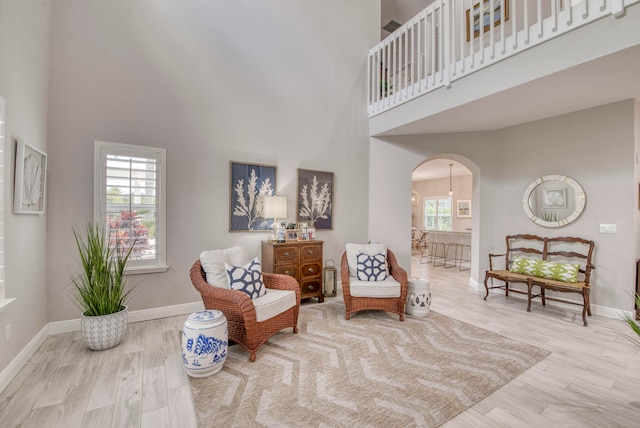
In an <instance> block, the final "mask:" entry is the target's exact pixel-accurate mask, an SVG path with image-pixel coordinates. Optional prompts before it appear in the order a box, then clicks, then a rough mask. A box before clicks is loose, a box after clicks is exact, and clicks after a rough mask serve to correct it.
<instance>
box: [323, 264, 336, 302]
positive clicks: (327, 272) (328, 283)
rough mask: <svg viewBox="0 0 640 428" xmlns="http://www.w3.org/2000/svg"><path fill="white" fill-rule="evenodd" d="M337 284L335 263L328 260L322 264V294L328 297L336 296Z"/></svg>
mask: <svg viewBox="0 0 640 428" xmlns="http://www.w3.org/2000/svg"><path fill="white" fill-rule="evenodd" d="M329 262H331V265H329ZM337 284H338V270H337V269H336V262H334V261H333V260H331V259H328V260H327V261H326V262H324V269H323V272H322V294H324V295H325V296H328V297H333V296H335V295H336V286H337Z"/></svg>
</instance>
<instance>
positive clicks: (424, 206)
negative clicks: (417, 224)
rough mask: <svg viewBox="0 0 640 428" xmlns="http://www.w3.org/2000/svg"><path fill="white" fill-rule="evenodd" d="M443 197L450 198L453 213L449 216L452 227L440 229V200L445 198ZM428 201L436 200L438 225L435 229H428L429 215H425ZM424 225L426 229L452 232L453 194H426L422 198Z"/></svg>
mask: <svg viewBox="0 0 640 428" xmlns="http://www.w3.org/2000/svg"><path fill="white" fill-rule="evenodd" d="M443 199H448V200H449V205H450V209H451V213H450V214H449V218H450V222H449V223H450V226H451V228H450V229H440V227H439V226H440V215H439V214H438V205H439V204H438V201H440V200H443ZM428 201H436V222H437V227H436V228H435V229H427V224H426V219H427V216H426V215H425V208H426V204H427V202H428ZM422 225H423V227H424V229H425V230H433V231H436V232H450V231H452V230H453V197H452V196H449V195H447V196H425V197H423V200H422Z"/></svg>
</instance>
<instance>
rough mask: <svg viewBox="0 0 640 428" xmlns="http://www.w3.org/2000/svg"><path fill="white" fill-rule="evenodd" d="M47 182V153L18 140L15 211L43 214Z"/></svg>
mask: <svg viewBox="0 0 640 428" xmlns="http://www.w3.org/2000/svg"><path fill="white" fill-rule="evenodd" d="M46 183H47V154H46V153H45V152H43V151H40V150H38V149H36V148H35V147H33V146H31V145H29V144H26V143H25V142H24V141H18V142H17V145H16V175H15V183H14V185H15V187H14V192H13V193H14V200H13V212H14V213H16V214H43V213H44V203H45V194H46V193H45V190H46Z"/></svg>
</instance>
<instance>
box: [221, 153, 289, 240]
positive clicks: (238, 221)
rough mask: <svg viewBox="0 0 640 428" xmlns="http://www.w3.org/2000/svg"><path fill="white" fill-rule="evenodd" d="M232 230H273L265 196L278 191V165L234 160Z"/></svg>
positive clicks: (230, 190)
mask: <svg viewBox="0 0 640 428" xmlns="http://www.w3.org/2000/svg"><path fill="white" fill-rule="evenodd" d="M229 176H230V189H229V231H230V232H256V231H265V230H271V226H272V225H273V219H272V218H269V219H268V218H265V217H264V202H263V198H264V197H265V196H272V195H275V194H276V184H277V183H276V166H275V165H260V164H251V163H242V162H234V161H231V162H230V164H229Z"/></svg>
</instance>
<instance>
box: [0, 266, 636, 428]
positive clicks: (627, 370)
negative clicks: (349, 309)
mask: <svg viewBox="0 0 640 428" xmlns="http://www.w3.org/2000/svg"><path fill="white" fill-rule="evenodd" d="M411 276H412V277H423V278H429V280H430V285H431V291H432V297H433V303H432V306H431V308H432V310H434V311H437V312H439V313H441V314H444V315H448V316H451V317H453V318H457V319H460V320H463V321H466V322H468V323H471V324H475V325H478V326H480V327H482V328H485V329H487V330H491V331H494V332H496V333H499V334H502V335H504V336H508V337H511V338H514V339H518V340H521V341H523V342H526V343H529V344H532V345H535V346H539V347H542V348H545V349H548V350H549V351H551V352H552V353H551V355H550V356H549V357H547V358H546V359H544V360H543V361H542V362H540V363H538V364H537V365H535V366H534V367H532V368H531V369H530V370H528V371H527V372H525V373H524V374H522V375H521V376H519V377H518V378H516V379H515V380H513V381H512V382H511V383H509V384H508V385H506V386H505V387H503V388H501V389H500V390H498V391H496V392H495V393H494V394H492V395H491V396H489V397H487V398H486V399H485V400H483V401H482V402H480V403H478V404H477V405H475V406H473V407H472V408H470V409H468V410H467V411H465V412H464V413H462V414H460V415H459V416H458V417H456V418H455V419H453V420H452V421H450V422H449V423H448V424H447V425H446V426H447V427H474V428H477V427H520V426H522V427H557V426H566V427H575V426H580V427H617V426H620V427H631V426H638V424H640V349H638V348H637V347H635V346H634V345H633V344H632V343H631V342H629V341H628V340H626V339H625V338H624V337H623V336H622V335H621V334H620V332H624V333H626V332H627V329H626V328H625V326H624V325H623V323H622V322H620V321H617V320H611V319H605V318H600V317H596V316H594V317H591V318H589V327H583V326H582V321H581V317H580V314H579V313H578V312H577V311H576V312H572V311H566V310H563V309H557V308H552V307H546V308H543V307H542V306H541V305H540V304H539V303H537V304H534V305H533V307H532V312H531V313H527V312H526V302H525V301H523V300H521V299H517V298H514V297H509V298H505V296H504V295H503V294H497V293H496V294H491V295H490V296H489V299H488V300H487V301H484V300H483V299H482V297H483V296H484V292H478V293H476V291H475V290H473V289H471V288H469V286H468V271H466V272H460V271H458V270H457V269H454V268H450V269H444V268H442V267H436V268H433V267H431V265H430V264H420V263H419V258H414V262H413V263H412V271H411ZM338 298H339V297H336V299H338ZM329 299H333V298H329ZM305 304H313V303H312V302H305ZM186 317H187V316H186V315H185V316H180V317H171V318H165V319H160V320H153V321H146V322H141V323H133V324H130V325H129V332H128V333H127V337H126V339H125V342H124V343H122V344H121V345H120V346H118V347H116V348H114V349H111V350H108V351H103V352H92V351H88V350H87V349H86V348H85V347H84V345H83V344H82V341H81V338H80V336H79V333H68V334H60V335H56V336H51V337H49V338H48V339H47V340H46V341H45V343H44V344H43V345H42V346H41V348H40V349H39V350H38V351H37V353H36V354H35V355H34V356H33V357H32V358H31V360H30V361H29V363H28V364H27V365H26V366H25V367H24V368H23V369H22V370H21V371H20V373H19V374H18V376H16V378H15V379H14V380H13V381H12V382H11V383H10V384H9V386H8V387H7V388H6V389H5V391H4V392H2V394H0V426H2V427H13V426H23V427H50V426H55V427H65V428H66V427H92V428H93V427H138V426H142V427H146V426H149V427H164V426H166V427H176V428H178V427H179V428H184V427H195V426H196V422H195V416H194V411H193V404H192V401H191V395H190V391H189V387H188V385H187V382H188V380H187V376H186V374H185V373H184V370H183V369H182V365H181V358H180V348H181V344H180V328H181V326H182V324H183V323H184V320H185V319H186ZM473 357H474V355H473V349H469V350H468V358H473ZM258 358H260V353H259V352H258ZM247 364H250V363H249V361H248V357H247Z"/></svg>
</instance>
